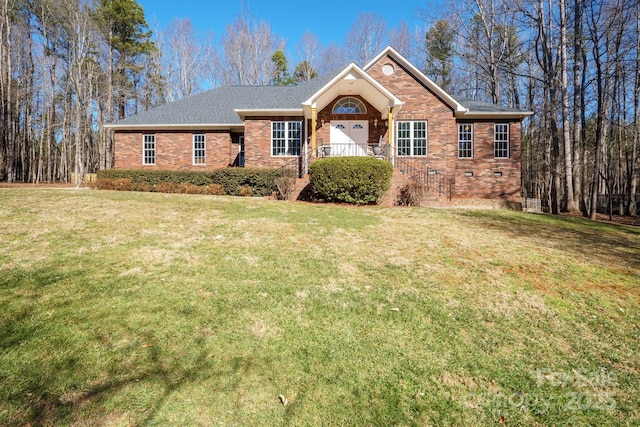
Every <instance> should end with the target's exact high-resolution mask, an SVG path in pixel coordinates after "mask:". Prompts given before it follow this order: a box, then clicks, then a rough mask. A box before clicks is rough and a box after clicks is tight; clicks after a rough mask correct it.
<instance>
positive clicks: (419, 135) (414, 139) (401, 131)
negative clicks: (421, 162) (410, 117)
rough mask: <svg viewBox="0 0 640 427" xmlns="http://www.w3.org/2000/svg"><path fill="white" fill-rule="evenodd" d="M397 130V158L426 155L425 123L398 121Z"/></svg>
mask: <svg viewBox="0 0 640 427" xmlns="http://www.w3.org/2000/svg"><path fill="white" fill-rule="evenodd" d="M397 129H398V135H397V141H398V156H426V155H427V122H426V121H410V122H403V121H399V122H398V124H397Z"/></svg>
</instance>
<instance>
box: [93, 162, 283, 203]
mask: <svg viewBox="0 0 640 427" xmlns="http://www.w3.org/2000/svg"><path fill="white" fill-rule="evenodd" d="M281 176H295V172H293V171H291V170H283V169H270V168H223V169H216V170H213V171H206V172H205V171H196V172H194V171H167V170H144V169H105V170H101V171H98V179H97V183H96V186H97V188H99V189H121V190H127V191H158V192H169V191H167V188H179V187H181V186H182V187H185V186H187V187H185V188H187V189H189V191H187V190H184V191H181V192H190V191H195V190H194V189H192V188H191V187H192V186H197V187H203V192H205V191H204V190H205V189H204V187H208V189H207V190H206V191H208V192H205V193H206V194H218V193H219V192H220V191H219V190H218V188H222V189H223V191H222V192H223V193H225V194H228V195H231V196H268V195H271V194H272V193H273V192H274V191H276V190H277V186H276V184H275V182H274V181H275V179H276V178H278V177H281ZM171 192H173V191H171ZM211 192H215V193H211Z"/></svg>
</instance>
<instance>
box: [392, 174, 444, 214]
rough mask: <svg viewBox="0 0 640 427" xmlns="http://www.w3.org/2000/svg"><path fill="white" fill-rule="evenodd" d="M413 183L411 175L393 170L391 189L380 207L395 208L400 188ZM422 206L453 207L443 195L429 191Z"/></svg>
mask: <svg viewBox="0 0 640 427" xmlns="http://www.w3.org/2000/svg"><path fill="white" fill-rule="evenodd" d="M413 181H414V180H413V178H412V177H411V175H409V174H408V173H406V172H405V171H404V170H402V169H400V168H395V169H394V170H393V177H392V178H391V189H390V190H389V192H388V193H387V194H386V195H385V196H384V198H383V199H382V201H381V203H380V204H381V205H382V206H395V204H396V201H397V199H398V194H399V192H400V187H402V186H404V185H407V184H410V183H412V182H413ZM422 206H425V207H446V206H453V203H452V201H451V200H449V199H448V198H447V196H446V195H445V194H439V193H438V192H437V191H430V192H429V193H428V194H427V196H426V198H425V200H423V202H422Z"/></svg>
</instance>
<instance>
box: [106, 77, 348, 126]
mask: <svg viewBox="0 0 640 427" xmlns="http://www.w3.org/2000/svg"><path fill="white" fill-rule="evenodd" d="M338 73H339V71H336V72H333V73H329V74H325V75H322V76H320V77H317V78H315V79H312V80H309V81H306V82H303V83H300V84H297V85H295V86H284V87H283V86H222V87H218V88H215V89H211V90H208V91H206V92H202V93H200V94H197V95H193V96H190V97H189V98H185V99H183V100H180V101H176V102H172V103H169V104H165V105H161V106H159V107H156V108H153V109H151V110H147V111H144V112H142V113H140V114H136V115H134V116H130V117H127V118H124V119H122V120H118V121H117V122H115V123H114V125H116V126H136V125H150V126H153V125H191V124H194V125H242V120H241V119H240V117H239V116H238V114H237V113H236V112H235V111H234V110H235V109H242V110H245V109H246V110H251V109H255V110H268V109H291V110H294V109H300V112H301V113H302V102H304V101H306V100H307V99H309V98H310V97H311V96H312V95H313V94H314V93H316V92H317V91H318V90H320V89H321V88H322V87H323V86H324V85H326V84H327V83H329V82H330V81H331V79H333V78H334V77H335V76H337V75H338Z"/></svg>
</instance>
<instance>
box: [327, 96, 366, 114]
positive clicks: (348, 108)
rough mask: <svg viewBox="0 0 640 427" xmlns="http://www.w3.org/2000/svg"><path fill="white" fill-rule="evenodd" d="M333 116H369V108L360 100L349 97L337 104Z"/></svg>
mask: <svg viewBox="0 0 640 427" xmlns="http://www.w3.org/2000/svg"><path fill="white" fill-rule="evenodd" d="M333 114H367V107H365V106H364V103H363V102H362V101H360V100H359V99H358V98H354V97H352V96H347V97H346V98H342V99H341V100H340V101H338V102H336V105H334V106H333Z"/></svg>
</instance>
